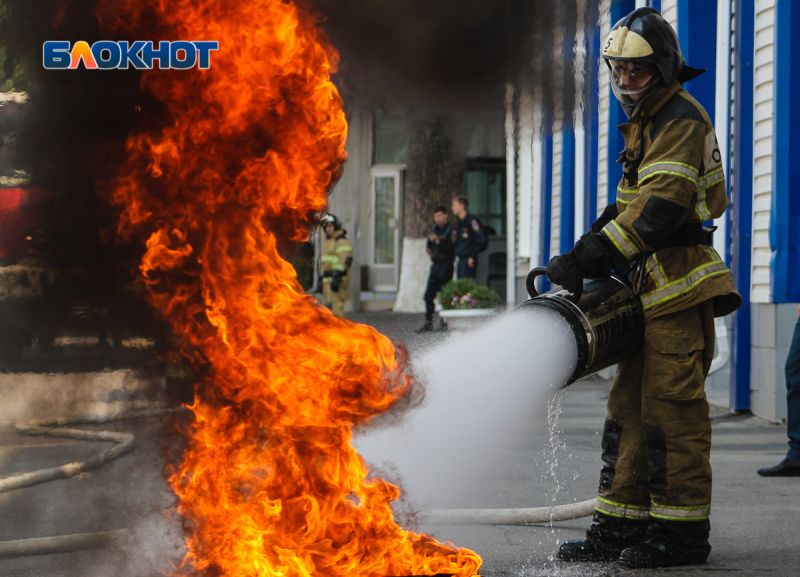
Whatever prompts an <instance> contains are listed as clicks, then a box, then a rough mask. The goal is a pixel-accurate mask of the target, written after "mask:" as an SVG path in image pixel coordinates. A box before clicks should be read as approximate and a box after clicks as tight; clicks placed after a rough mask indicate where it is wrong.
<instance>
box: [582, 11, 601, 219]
mask: <svg viewBox="0 0 800 577" xmlns="http://www.w3.org/2000/svg"><path fill="white" fill-rule="evenodd" d="M590 16H591V19H590V21H591V22H595V25H594V26H593V27H592V28H590V29H589V30H588V31H587V36H586V66H587V73H586V92H585V97H586V107H585V109H584V114H583V127H584V130H585V131H586V136H585V143H586V145H585V147H584V149H585V150H586V153H585V155H584V166H583V172H584V174H585V175H586V176H585V178H584V192H583V198H584V207H586V208H585V210H584V211H583V230H589V227H590V226H591V224H592V223H593V222H594V219H595V218H596V217H597V153H598V150H597V133H598V131H599V127H600V124H599V118H598V109H599V106H600V92H599V90H598V85H599V80H598V66H597V61H598V58H599V57H600V25H599V23H598V20H597V14H596V13H592V14H591V15H590Z"/></svg>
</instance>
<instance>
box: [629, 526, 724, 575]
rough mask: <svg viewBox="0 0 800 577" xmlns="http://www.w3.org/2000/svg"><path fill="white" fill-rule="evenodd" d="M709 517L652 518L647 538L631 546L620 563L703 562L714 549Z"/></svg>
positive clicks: (634, 566) (668, 564)
mask: <svg viewBox="0 0 800 577" xmlns="http://www.w3.org/2000/svg"><path fill="white" fill-rule="evenodd" d="M710 528H711V525H710V524H709V522H708V521H651V522H650V525H649V526H648V527H647V534H646V536H645V538H644V540H643V541H642V542H641V543H639V544H638V545H634V546H632V547H628V548H627V549H625V550H624V551H622V553H620V556H619V564H620V565H623V566H624V567H629V568H631V569H640V568H644V567H649V568H654V567H674V566H676V565H700V564H702V563H705V562H706V559H708V554H709V553H710V552H711V545H709V543H708V533H709V530H710Z"/></svg>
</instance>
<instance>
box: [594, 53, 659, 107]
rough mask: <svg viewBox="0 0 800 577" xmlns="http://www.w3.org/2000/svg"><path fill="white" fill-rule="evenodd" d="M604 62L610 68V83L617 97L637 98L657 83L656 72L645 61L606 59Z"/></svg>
mask: <svg viewBox="0 0 800 577" xmlns="http://www.w3.org/2000/svg"><path fill="white" fill-rule="evenodd" d="M606 62H608V67H609V68H610V69H611V84H612V86H613V88H614V93H615V94H616V95H617V97H618V98H619V97H620V96H629V97H631V98H632V99H633V100H638V99H639V98H642V97H643V96H644V95H645V94H646V93H647V92H648V91H649V90H650V88H652V87H653V86H655V85H656V84H657V83H658V79H659V75H658V73H657V72H656V70H655V69H654V68H653V67H652V66H650V65H648V64H646V63H643V62H633V61H630V60H606Z"/></svg>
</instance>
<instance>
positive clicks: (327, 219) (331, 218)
mask: <svg viewBox="0 0 800 577" xmlns="http://www.w3.org/2000/svg"><path fill="white" fill-rule="evenodd" d="M320 224H322V226H327V225H329V224H332V225H333V230H342V221H341V220H339V219H338V218H337V217H336V215H334V214H331V213H328V214H326V215H324V216H323V217H322V218H321V219H320Z"/></svg>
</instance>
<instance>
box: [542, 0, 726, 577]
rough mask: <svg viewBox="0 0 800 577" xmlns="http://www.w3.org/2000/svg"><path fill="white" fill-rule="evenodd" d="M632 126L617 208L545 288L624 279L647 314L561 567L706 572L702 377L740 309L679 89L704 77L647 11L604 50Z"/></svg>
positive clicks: (561, 260)
mask: <svg viewBox="0 0 800 577" xmlns="http://www.w3.org/2000/svg"><path fill="white" fill-rule="evenodd" d="M603 58H604V59H605V62H606V64H607V65H608V67H609V69H610V72H611V80H612V86H613V89H614V93H615V95H616V97H617V98H618V99H619V101H620V102H621V104H622V106H623V108H624V110H625V113H626V114H627V116H628V119H629V122H628V123H626V124H623V125H621V126H620V130H621V131H622V133H623V136H624V139H625V150H624V151H623V152H622V153H621V154H620V158H619V162H620V163H621V164H622V167H623V176H622V179H621V181H620V184H619V186H618V188H617V202H616V205H612V206H610V207H608V208H607V209H606V210H605V211H604V213H603V215H602V216H601V218H600V219H599V220H598V222H596V223H594V224H593V225H592V230H591V231H589V232H587V233H586V234H585V235H583V236H582V237H581V239H580V240H579V241H578V242H577V243H576V244H575V246H574V247H573V249H572V250H571V251H570V252H569V253H567V254H565V255H561V256H557V257H555V258H554V259H552V260H551V262H550V264H549V265H548V276H549V277H550V279H551V280H552V281H553V282H554V283H557V284H560V285H562V286H564V287H565V288H567V289H568V290H570V291H571V292H574V293H579V292H580V291H581V288H582V282H583V279H584V278H586V277H602V276H607V275H608V274H609V271H610V270H611V269H612V268H613V269H616V270H618V271H622V272H628V273H630V274H631V278H632V280H633V282H634V287H635V289H636V290H637V291H638V292H639V295H640V298H641V301H642V305H643V308H644V311H645V334H644V344H643V346H642V347H641V348H640V349H639V350H638V351H637V352H636V353H635V354H634V355H633V356H632V357H630V358H628V359H627V360H626V361H624V362H621V363H620V364H619V368H618V372H617V377H616V380H615V382H614V385H613V387H612V389H611V393H610V395H609V399H608V412H607V419H606V423H605V427H604V432H603V442H602V446H603V467H602V471H601V475H600V488H599V495H598V498H597V505H596V509H595V516H594V522H593V524H592V526H591V528H590V529H589V531H588V532H587V537H586V539H585V540H581V541H571V542H566V543H564V544H562V545H561V547H560V549H559V552H558V557H559V558H560V559H562V560H565V561H606V560H613V559H618V561H619V562H620V563H621V564H623V565H626V566H628V567H660V566H669V565H685V564H695V563H702V562H704V561H705V560H706V558H707V557H708V554H709V552H710V550H711V547H710V545H709V542H708V536H709V528H710V525H709V513H710V507H711V466H710V463H709V456H710V449H711V424H710V420H709V413H708V403H707V401H706V396H705V389H704V385H705V377H706V375H707V374H708V370H709V367H710V363H711V358H712V356H713V353H714V317H715V316H722V315H725V314H728V313H730V312H732V311H733V310H735V309H736V308H737V307H738V306H739V304H740V302H741V297H740V296H739V295H738V293H737V292H736V290H735V288H734V286H733V280H732V276H731V274H730V271H729V270H728V268H727V267H726V266H725V263H724V262H723V261H722V259H721V258H720V257H719V255H718V254H717V253H716V251H714V249H713V248H712V247H711V246H710V239H709V237H710V235H709V234H707V232H706V231H705V230H704V229H703V226H702V223H703V222H705V221H708V220H711V219H713V218H718V217H720V216H721V215H722V214H723V213H724V211H725V209H726V207H727V196H726V194H725V185H724V178H725V177H724V172H723V168H722V166H721V162H720V153H719V148H718V146H717V141H716V136H715V133H714V129H713V126H712V124H711V121H710V120H709V117H708V114H707V113H706V111H705V110H704V109H703V107H702V106H701V105H700V104H698V103H697V101H696V100H694V98H692V97H691V96H690V95H689V94H688V93H687V92H686V91H685V90H683V89H682V87H681V83H682V82H685V81H687V80H691V79H692V78H694V77H696V76H698V75H699V74H701V73H702V71H699V70H696V69H693V68H690V67H689V66H687V65H686V64H685V62H684V60H683V56H682V54H681V51H680V46H679V45H678V40H677V36H676V34H675V31H674V30H673V29H672V27H671V26H670V25H669V24H668V23H667V22H666V21H665V20H664V19H663V18H662V17H661V15H660V14H659V13H658V12H657V11H656V10H654V9H652V8H640V9H637V10H635V11H633V12H632V13H630V14H629V15H628V16H626V17H625V18H623V19H622V20H620V21H619V22H618V23H617V24H616V25H615V26H614V28H613V29H612V30H611V32H610V33H609V35H608V37H607V39H606V41H605V43H604V45H603Z"/></svg>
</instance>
